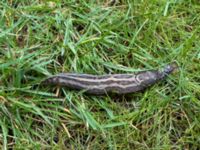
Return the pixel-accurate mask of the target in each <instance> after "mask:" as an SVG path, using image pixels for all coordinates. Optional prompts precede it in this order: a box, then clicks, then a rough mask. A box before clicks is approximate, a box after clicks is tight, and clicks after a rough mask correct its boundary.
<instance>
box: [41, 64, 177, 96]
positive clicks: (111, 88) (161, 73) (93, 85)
mask: <svg viewBox="0 0 200 150" xmlns="http://www.w3.org/2000/svg"><path fill="white" fill-rule="evenodd" d="M177 68H178V66H177V64H175V63H171V64H168V65H166V66H165V67H164V68H163V69H161V70H150V71H142V72H139V73H137V74H108V75H90V74H77V73H60V74H58V75H54V76H52V77H49V78H47V79H46V80H44V81H43V82H42V83H43V84H45V85H54V86H62V87H68V88H70V89H75V90H84V91H85V92H86V93H89V94H95V95H102V94H107V93H117V94H127V93H133V92H137V91H141V90H144V89H146V88H147V87H149V86H151V85H153V84H155V83H156V82H158V81H160V80H162V79H164V78H165V77H167V76H168V75H169V74H170V73H172V72H173V71H174V70H175V69H177Z"/></svg>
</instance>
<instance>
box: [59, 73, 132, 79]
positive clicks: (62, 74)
mask: <svg viewBox="0 0 200 150" xmlns="http://www.w3.org/2000/svg"><path fill="white" fill-rule="evenodd" d="M134 75H135V74H108V75H90V74H76V73H60V74H58V75H56V76H61V77H66V76H70V77H75V78H77V77H80V78H83V79H97V80H99V79H108V78H110V77H114V78H116V79H121V78H124V79H129V78H132V77H133V76H134Z"/></svg>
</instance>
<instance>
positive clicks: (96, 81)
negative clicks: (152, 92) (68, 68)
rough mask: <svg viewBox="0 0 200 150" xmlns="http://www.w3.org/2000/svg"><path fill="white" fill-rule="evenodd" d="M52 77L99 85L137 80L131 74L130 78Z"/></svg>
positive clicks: (64, 80) (121, 83)
mask: <svg viewBox="0 0 200 150" xmlns="http://www.w3.org/2000/svg"><path fill="white" fill-rule="evenodd" d="M54 78H58V79H62V82H67V81H69V80H70V81H73V82H78V83H81V84H85V85H99V84H107V85H108V84H112V83H113V82H114V83H117V84H119V85H128V84H131V83H135V84H137V80H135V76H133V75H132V78H130V79H126V78H121V79H120V78H114V77H110V78H104V79H86V78H82V77H71V76H62V77H59V76H56V77H54ZM56 82H57V83H59V81H56Z"/></svg>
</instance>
